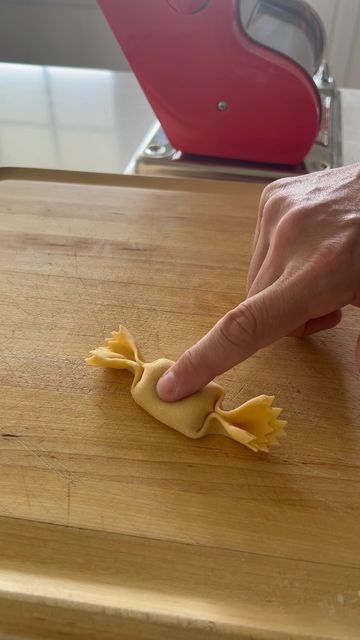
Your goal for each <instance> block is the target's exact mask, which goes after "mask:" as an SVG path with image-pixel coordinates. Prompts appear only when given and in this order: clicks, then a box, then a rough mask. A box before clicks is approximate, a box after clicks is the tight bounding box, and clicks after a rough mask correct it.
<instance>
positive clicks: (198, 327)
mask: <svg viewBox="0 0 360 640" xmlns="http://www.w3.org/2000/svg"><path fill="white" fill-rule="evenodd" d="M0 177H1V176H0ZM2 178H3V179H2V181H0V248H1V250H0V353H1V362H2V365H1V368H0V397H1V422H0V514H1V517H0V543H1V550H2V552H1V557H0V632H2V633H7V634H11V633H13V634H15V633H16V634H18V635H21V634H22V635H23V636H24V635H26V634H27V635H28V637H39V638H40V637H49V635H50V634H51V637H52V638H57V637H59V638H60V637H61V638H64V637H75V638H85V637H86V638H98V637H102V638H119V637H121V638H126V639H128V638H130V639H131V638H144V639H145V638H146V639H148V638H149V639H150V638H151V639H152V638H154V639H158V638H168V637H170V636H171V637H172V638H175V640H176V639H177V638H196V639H197V638H205V637H206V638H208V637H209V635H210V636H211V634H213V635H214V637H216V638H230V637H237V638H250V637H252V638H256V640H258V639H270V638H271V639H272V638H275V637H276V638H302V639H303V638H311V639H313V640H315V639H318V638H319V639H320V638H328V639H331V640H335V639H336V640H337V639H342V640H345V638H346V639H349V638H351V639H352V638H354V640H355V638H358V635H359V634H358V630H359V626H360V551H359V543H358V538H359V531H360V492H359V490H360V456H359V454H360V433H359V426H360V399H359V374H358V373H357V371H356V368H355V363H354V348H355V339H356V336H357V332H358V325H359V316H358V314H356V312H355V310H351V309H349V310H346V312H345V317H344V320H343V322H342V324H341V326H339V327H338V328H337V329H335V330H333V331H331V332H327V333H324V334H321V335H319V336H317V337H315V338H312V339H309V340H307V341H296V340H289V339H284V340H282V341H280V342H279V343H277V344H276V345H274V346H272V347H271V348H269V349H267V350H264V351H262V352H260V353H258V354H257V355H256V356H254V357H253V358H251V359H250V360H249V361H248V362H246V363H243V364H242V365H239V366H238V367H236V368H235V369H234V370H232V371H231V372H228V373H227V374H225V375H224V376H222V380H221V382H222V384H223V385H224V387H225V389H226V392H227V397H228V406H234V404H235V403H236V404H238V403H239V402H242V401H244V400H246V399H248V398H250V397H252V396H254V395H258V394H259V393H263V392H264V393H269V394H272V393H274V394H275V395H276V396H277V404H279V405H280V406H283V407H284V414H285V417H286V418H287V420H288V421H289V427H288V436H287V438H286V439H284V440H283V441H282V446H281V447H280V448H278V449H275V450H274V451H272V452H271V453H270V454H264V455H262V454H260V455H259V454H258V455H255V454H253V453H252V452H250V451H247V450H246V449H244V448H241V447H239V446H238V445H236V444H235V443H233V442H231V441H230V440H227V439H225V438H221V437H219V436H210V437H208V438H206V439H203V440H201V441H190V440H187V439H186V438H185V437H183V436H181V435H180V434H178V433H176V432H173V431H171V430H170V429H167V428H166V427H164V426H163V425H161V424H160V423H158V422H156V421H155V420H154V419H152V418H151V417H150V416H148V415H147V414H145V413H144V412H143V411H142V410H141V409H140V408H139V407H138V406H137V405H135V403H134V402H133V401H132V400H131V398H130V396H129V387H130V382H131V376H130V375H128V374H127V373H125V372H114V371H113V372H108V371H101V370H94V369H92V368H90V367H87V366H86V365H85V364H84V361H83V359H84V357H85V356H86V355H87V352H88V351H89V349H91V348H92V347H94V346H96V345H98V344H101V343H102V342H103V339H104V336H106V335H107V334H108V333H109V332H110V331H111V330H113V329H114V328H116V327H117V325H118V324H119V322H122V323H124V324H125V325H126V326H128V328H129V329H130V330H131V331H132V332H133V334H134V335H135V336H136V337H137V340H138V342H139V345H140V346H141V348H142V351H143V353H144V355H145V357H146V358H148V359H153V358H155V357H157V356H159V355H164V356H167V357H171V358H175V357H176V356H178V355H179V354H180V353H181V352H182V351H183V349H185V348H186V347H187V346H188V345H190V344H191V343H192V342H194V341H195V340H197V339H198V338H199V337H200V336H201V335H202V334H203V333H204V332H205V331H207V330H208V329H209V328H210V327H211V325H212V324H213V323H214V322H215V321H216V320H217V319H218V318H219V317H220V316H221V315H222V314H223V313H225V312H226V311H227V310H228V309H229V308H231V307H232V306H235V305H236V304H237V303H238V302H239V301H240V300H241V299H242V297H243V296H244V293H245V290H244V286H245V277H246V269H247V265H248V261H249V257H250V249H251V241H252V235H253V231H254V226H255V222H256V212H257V203H258V199H259V195H260V193H261V189H262V186H261V185H258V184H235V183H211V182H205V181H204V182H201V181H199V182H198V181H182V180H181V181H180V180H157V179H143V178H114V177H106V176H105V177H101V176H98V177H95V176H83V177H82V179H83V184H76V181H75V179H76V180H81V176H79V175H78V176H77V177H74V176H73V175H71V174H64V173H62V174H58V175H57V174H49V173H42V172H35V173H34V172H32V173H22V172H20V173H12V172H7V173H5V174H3V175H2ZM95 180H96V181H97V184H94V181H95Z"/></svg>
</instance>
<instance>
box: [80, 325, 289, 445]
mask: <svg viewBox="0 0 360 640" xmlns="http://www.w3.org/2000/svg"><path fill="white" fill-rule="evenodd" d="M86 362H87V364H90V365H93V366H98V367H109V368H113V369H128V370H129V371H131V372H132V373H133V374H134V380H133V383H132V386H131V395H132V397H133V399H134V400H135V402H136V403H137V404H138V405H139V406H140V407H142V408H143V409H145V411H147V412H148V413H149V414H150V415H152V416H153V417H154V418H156V419H157V420H159V421H160V422H162V423H164V424H166V425H167V426H168V427H171V428H172V429H175V430H176V431H179V432H180V433H182V434H183V435H185V436H187V437H188V438H194V439H196V438H202V437H203V436H206V435H209V434H217V435H219V434H221V435H224V436H227V437H228V438H231V439H232V440H235V441H236V442H238V443H240V444H243V445H245V446H246V447H248V448H249V449H252V450H253V451H268V446H269V445H272V444H278V438H279V436H281V435H282V434H283V433H284V427H285V425H286V422H285V421H284V420H280V419H279V415H280V413H281V411H282V410H281V409H276V408H274V407H273V406H272V403H273V399H274V398H273V397H272V396H266V395H261V396H259V397H257V398H253V399H252V400H249V401H248V402H245V403H244V404H242V405H241V406H240V407H237V408H236V409H232V410H231V411H225V410H224V409H223V408H222V401H223V398H224V391H223V389H222V388H221V387H220V386H219V385H218V384H216V383H215V382H210V384H208V385H206V387H204V388H203V389H202V390H201V391H198V392H197V393H194V394H193V395H191V396H189V397H188V398H185V399H183V400H179V401H177V402H163V401H162V400H160V398H159V397H158V395H157V392H156V385H157V382H158V380H159V378H160V377H161V376H162V374H163V373H165V371H166V370H167V369H169V368H170V367H171V365H172V364H173V362H172V361H171V360H167V359H165V358H160V359H159V360H155V361H154V362H143V360H142V359H141V355H140V354H139V351H138V349H137V346H136V344H135V341H134V339H133V337H132V335H131V334H130V333H129V331H128V330H127V329H126V328H125V327H123V326H120V328H119V331H114V332H113V333H112V337H111V338H108V339H107V340H106V343H105V346H104V347H99V348H98V349H95V350H94V351H91V353H90V357H89V358H87V359H86Z"/></svg>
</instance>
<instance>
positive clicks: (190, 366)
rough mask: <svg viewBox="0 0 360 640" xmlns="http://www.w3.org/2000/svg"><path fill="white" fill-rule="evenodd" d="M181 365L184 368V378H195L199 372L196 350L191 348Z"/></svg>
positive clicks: (182, 359) (185, 354)
mask: <svg viewBox="0 0 360 640" xmlns="http://www.w3.org/2000/svg"><path fill="white" fill-rule="evenodd" d="M179 365H180V366H181V368H182V373H183V375H184V376H189V377H191V376H194V375H196V373H197V371H198V358H197V356H196V352H195V349H194V348H193V347H191V348H190V349H187V351H185V353H184V355H183V357H182V358H181V361H180V362H179Z"/></svg>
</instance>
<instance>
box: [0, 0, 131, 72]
mask: <svg viewBox="0 0 360 640" xmlns="http://www.w3.org/2000/svg"><path fill="white" fill-rule="evenodd" d="M0 61H1V62H23V63H31V64H47V65H63V66H79V67H94V68H108V69H123V68H127V65H126V62H125V61H124V58H123V56H122V54H121V53H120V50H119V47H118V45H117V43H116V40H115V38H114V37H113V35H112V33H111V31H110V29H109V27H108V25H107V23H106V21H105V19H104V17H103V15H102V13H101V11H100V10H99V8H98V6H97V4H96V0H0Z"/></svg>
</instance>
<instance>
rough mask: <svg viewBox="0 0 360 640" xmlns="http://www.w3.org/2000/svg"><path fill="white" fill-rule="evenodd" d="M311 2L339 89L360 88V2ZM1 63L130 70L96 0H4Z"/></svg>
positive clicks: (0, 13) (1, 0)
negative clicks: (324, 33) (323, 30)
mask: <svg viewBox="0 0 360 640" xmlns="http://www.w3.org/2000/svg"><path fill="white" fill-rule="evenodd" d="M154 1H155V0H149V2H154ZM308 2H309V3H310V4H311V5H312V6H313V7H314V8H315V9H316V10H317V11H318V12H319V14H320V15H321V17H322V19H323V22H324V24H325V26H326V30H327V33H328V38H329V47H328V54H329V59H330V63H331V69H332V72H333V74H334V76H335V78H336V80H337V83H338V85H339V86H350V87H357V88H360V64H359V63H358V62H357V61H358V60H360V0H308ZM0 61H3V62H6V61H8V62H29V63H34V64H48V65H52V64H55V65H65V66H84V67H100V68H101V67H103V68H108V69H124V68H127V65H126V62H125V61H124V59H123V57H122V55H121V53H120V50H119V47H118V46H117V43H116V41H115V39H114V37H113V35H112V33H111V31H110V29H109V28H108V26H107V24H106V22H105V20H104V18H103V16H102V14H101V12H100V10H99V9H98V7H97V5H96V1H95V0H0Z"/></svg>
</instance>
